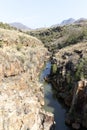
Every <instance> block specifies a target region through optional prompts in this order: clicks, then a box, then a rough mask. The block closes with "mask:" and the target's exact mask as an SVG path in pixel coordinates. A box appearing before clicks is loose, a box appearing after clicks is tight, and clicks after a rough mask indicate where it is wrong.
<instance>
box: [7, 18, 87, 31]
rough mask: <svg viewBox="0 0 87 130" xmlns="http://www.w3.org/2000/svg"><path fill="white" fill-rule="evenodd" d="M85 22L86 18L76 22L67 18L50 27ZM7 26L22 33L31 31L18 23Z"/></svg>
mask: <svg viewBox="0 0 87 130" xmlns="http://www.w3.org/2000/svg"><path fill="white" fill-rule="evenodd" d="M86 21H87V19H86V18H80V19H77V20H75V19H73V18H69V19H66V20H63V21H62V22H61V23H58V24H55V25H52V26H51V27H57V26H64V25H69V24H73V23H81V22H86ZM9 25H10V26H12V27H16V28H17V29H21V30H24V31H28V30H31V28H29V27H28V26H26V25H24V24H22V23H19V22H13V23H9Z"/></svg>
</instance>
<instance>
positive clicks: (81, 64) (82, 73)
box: [75, 59, 87, 80]
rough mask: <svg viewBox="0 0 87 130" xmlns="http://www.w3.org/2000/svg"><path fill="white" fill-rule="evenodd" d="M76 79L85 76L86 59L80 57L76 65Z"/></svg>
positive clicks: (86, 76) (86, 75) (86, 74)
mask: <svg viewBox="0 0 87 130" xmlns="http://www.w3.org/2000/svg"><path fill="white" fill-rule="evenodd" d="M75 78H76V79H77V80H80V79H86V78H87V59H81V60H80V61H79V63H78V65H77V71H76V74H75Z"/></svg>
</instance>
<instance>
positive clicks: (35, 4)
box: [0, 0, 87, 28]
mask: <svg viewBox="0 0 87 130" xmlns="http://www.w3.org/2000/svg"><path fill="white" fill-rule="evenodd" d="M82 17H84V18H87V0H0V21H1V22H6V23H11V22H21V23H23V24H25V25H27V26H28V27H30V28H39V27H48V26H51V25H54V24H57V23H60V22H61V21H62V20H65V19H68V18H74V19H78V18H82Z"/></svg>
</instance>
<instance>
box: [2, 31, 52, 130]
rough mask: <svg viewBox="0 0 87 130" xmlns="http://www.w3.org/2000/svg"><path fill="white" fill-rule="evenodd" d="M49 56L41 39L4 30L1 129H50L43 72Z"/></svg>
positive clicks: (49, 115)
mask: <svg viewBox="0 0 87 130" xmlns="http://www.w3.org/2000/svg"><path fill="white" fill-rule="evenodd" d="M47 59H48V51H47V49H46V48H45V47H44V46H43V44H42V43H41V41H39V40H38V39H37V38H34V37H32V36H28V35H27V34H23V33H22V32H19V31H15V30H6V29H0V130H49V129H50V128H51V126H52V124H53V122H54V117H53V114H52V113H49V112H45V110H43V108H42V106H43V105H44V95H43V87H42V84H41V83H40V82H39V74H40V71H41V69H42V67H43V66H44V61H46V60H47Z"/></svg>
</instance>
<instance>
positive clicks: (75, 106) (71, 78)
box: [46, 42, 87, 129]
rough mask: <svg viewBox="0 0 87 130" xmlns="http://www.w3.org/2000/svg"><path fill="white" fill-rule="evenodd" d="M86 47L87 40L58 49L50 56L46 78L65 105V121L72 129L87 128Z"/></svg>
mask: <svg viewBox="0 0 87 130" xmlns="http://www.w3.org/2000/svg"><path fill="white" fill-rule="evenodd" d="M78 48H79V49H78ZM86 48H87V42H85V43H83V44H81V43H78V44H76V45H73V46H70V47H65V48H64V49H60V50H59V52H58V53H56V54H55V55H54V56H52V57H51V64H52V66H51V74H50V75H49V76H48V77H47V78H46V80H47V81H48V82H51V83H52V85H53V87H54V88H55V89H56V91H57V98H58V99H62V102H63V103H64V104H65V105H66V106H67V108H68V111H67V115H66V119H65V122H66V124H68V125H71V126H72V127H73V128H74V129H80V128H82V127H85V128H87V49H86Z"/></svg>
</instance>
